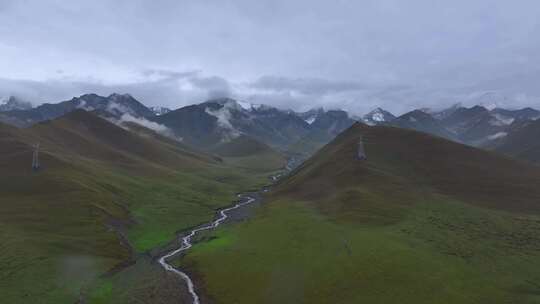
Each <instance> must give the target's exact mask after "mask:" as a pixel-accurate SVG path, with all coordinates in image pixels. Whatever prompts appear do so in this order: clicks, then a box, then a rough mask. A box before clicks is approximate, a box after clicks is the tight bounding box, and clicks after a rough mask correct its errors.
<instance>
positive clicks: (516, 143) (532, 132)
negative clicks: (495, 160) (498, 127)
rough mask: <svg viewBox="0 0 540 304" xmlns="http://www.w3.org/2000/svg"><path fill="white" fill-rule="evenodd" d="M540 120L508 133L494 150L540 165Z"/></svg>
mask: <svg viewBox="0 0 540 304" xmlns="http://www.w3.org/2000/svg"><path fill="white" fill-rule="evenodd" d="M539 138H540V120H535V121H531V122H527V123H524V124H523V126H520V127H519V128H515V129H514V130H511V131H510V132H508V135H507V136H506V137H504V138H502V139H501V140H500V142H498V143H497V145H496V146H495V147H494V150H495V151H497V152H500V153H503V154H506V155H509V156H511V157H514V158H516V159H521V160H524V161H528V162H531V163H534V164H537V165H538V164H540V141H539V140H538V139H539Z"/></svg>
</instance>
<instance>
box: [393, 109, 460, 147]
mask: <svg viewBox="0 0 540 304" xmlns="http://www.w3.org/2000/svg"><path fill="white" fill-rule="evenodd" d="M388 125H392V126H396V127H400V128H405V129H411V130H416V131H420V132H425V133H429V134H433V135H437V136H440V137H443V138H447V139H452V140H457V136H456V135H455V134H453V133H452V132H450V131H449V130H447V129H446V128H445V127H443V126H442V124H441V122H440V121H439V120H437V119H435V118H433V117H432V116H431V115H429V114H427V113H425V112H423V111H421V110H414V111H411V112H408V113H406V114H403V115H401V116H399V117H397V118H396V119H394V120H392V121H391V122H389V123H388Z"/></svg>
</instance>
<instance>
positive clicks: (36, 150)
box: [32, 143, 39, 171]
mask: <svg viewBox="0 0 540 304" xmlns="http://www.w3.org/2000/svg"><path fill="white" fill-rule="evenodd" d="M32 170H34V171H37V170H39V143H37V144H35V145H34V153H33V155H32Z"/></svg>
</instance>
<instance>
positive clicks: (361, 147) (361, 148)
mask: <svg viewBox="0 0 540 304" xmlns="http://www.w3.org/2000/svg"><path fill="white" fill-rule="evenodd" d="M357 156H358V159H359V160H366V159H367V155H366V150H365V149H364V138H363V137H362V136H360V140H359V141H358V154H357Z"/></svg>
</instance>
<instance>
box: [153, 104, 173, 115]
mask: <svg viewBox="0 0 540 304" xmlns="http://www.w3.org/2000/svg"><path fill="white" fill-rule="evenodd" d="M149 109H150V111H152V112H154V114H155V115H157V116H160V115H163V114H167V113H169V112H170V111H171V109H169V108H167V107H161V106H155V107H149Z"/></svg>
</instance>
